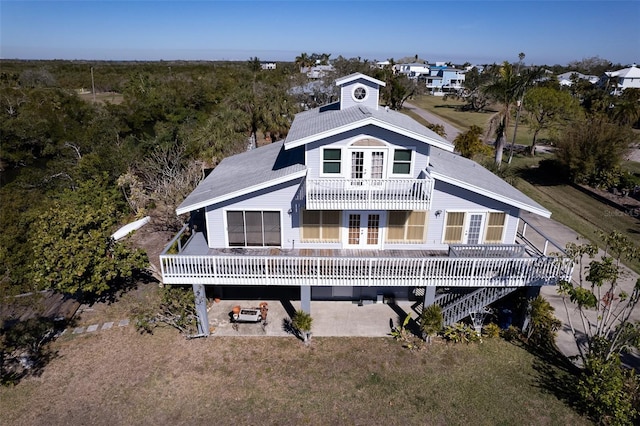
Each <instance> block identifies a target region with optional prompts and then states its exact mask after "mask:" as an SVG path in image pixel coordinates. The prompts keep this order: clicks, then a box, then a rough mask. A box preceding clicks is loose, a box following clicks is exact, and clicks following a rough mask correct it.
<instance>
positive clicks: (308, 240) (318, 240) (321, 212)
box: [300, 209, 343, 243]
mask: <svg viewBox="0 0 640 426" xmlns="http://www.w3.org/2000/svg"><path fill="white" fill-rule="evenodd" d="M307 211H310V212H318V213H319V217H320V223H319V224H318V227H319V230H320V237H319V238H305V237H304V225H305V224H304V214H305V212H307ZM325 212H336V213H337V215H338V224H337V227H338V236H337V238H335V239H326V238H324V237H323V235H322V234H323V229H324V226H325V224H324V220H323V216H324V213H325ZM342 216H343V215H342V211H341V210H306V209H304V210H302V211H301V212H300V242H301V243H340V242H341V241H342Z"/></svg>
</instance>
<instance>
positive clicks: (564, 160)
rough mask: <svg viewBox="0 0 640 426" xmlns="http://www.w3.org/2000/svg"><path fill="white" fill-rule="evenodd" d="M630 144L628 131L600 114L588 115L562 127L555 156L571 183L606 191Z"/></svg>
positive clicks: (630, 138)
mask: <svg viewBox="0 0 640 426" xmlns="http://www.w3.org/2000/svg"><path fill="white" fill-rule="evenodd" d="M633 140H634V135H633V132H632V131H631V128H628V127H622V126H619V125H618V124H616V123H614V122H611V120H609V118H608V117H607V116H606V115H605V114H602V113H595V114H588V115H587V116H586V117H584V118H578V119H574V120H572V121H570V122H568V123H567V124H566V125H565V126H563V128H562V130H561V131H560V133H559V137H558V139H557V140H556V144H557V146H558V148H557V150H556V156H557V158H558V160H559V161H560V163H561V164H562V165H563V166H564V167H565V168H566V169H567V171H568V174H569V177H570V179H571V180H572V181H573V182H577V183H588V184H590V185H594V186H605V187H607V188H608V187H610V186H611V185H612V184H614V183H615V182H612V179H611V178H612V176H614V175H615V176H617V174H618V169H619V165H620V163H621V161H622V159H623V158H624V155H625V154H626V153H627V151H628V150H629V146H630V144H631V142H632V141H633Z"/></svg>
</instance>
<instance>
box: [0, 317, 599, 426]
mask: <svg viewBox="0 0 640 426" xmlns="http://www.w3.org/2000/svg"><path fill="white" fill-rule="evenodd" d="M53 349H54V350H55V351H56V353H57V357H55V358H54V359H53V360H52V361H51V362H50V364H49V365H48V366H47V367H46V369H45V370H44V373H43V374H42V376H41V377H36V378H30V379H26V380H23V381H22V382H21V383H20V384H18V385H17V386H15V387H3V388H0V401H1V402H2V407H3V409H2V418H3V423H4V424H11V425H33V424H47V425H61V424H92V425H103V424H104V425H107V424H108V425H116V424H127V425H129V424H141V425H142V424H183V423H188V424H217V425H232V424H234V425H238V424H240V425H245V424H285V423H286V424H311V425H320V424H322V425H326V424H350V425H359V424H362V425H368V424H385V425H400V424H402V425H412V424H415V425H444V424H446V425H465V424H479V425H496V424H504V425H507V424H528V425H550V424H562V425H564V424H572V425H580V424H590V423H589V422H588V421H587V420H585V419H584V418H582V417H580V416H578V415H577V414H576V413H575V412H574V411H573V410H572V409H571V408H570V407H568V406H567V404H566V403H564V402H563V401H561V400H560V399H558V397H556V396H555V395H554V392H555V391H554V390H553V389H551V388H554V387H555V380H556V375H558V374H560V375H562V374H564V373H562V372H560V371H559V370H557V369H556V368H555V367H554V366H552V365H549V364H545V363H543V362H542V361H540V360H539V359H538V358H535V357H534V356H533V355H531V354H530V353H528V352H527V351H525V350H524V349H522V348H520V347H518V346H516V345H514V344H511V343H508V342H505V341H504V340H501V339H495V340H487V341H485V343H483V344H471V345H464V344H459V345H453V344H445V343H442V342H436V343H434V344H433V345H432V346H431V347H429V348H428V349H424V350H420V351H413V352H411V351H409V350H407V349H404V348H402V347H401V346H400V344H399V343H398V342H396V341H394V340H392V339H391V338H316V339H314V340H313V343H312V344H311V345H310V346H305V345H303V344H302V343H301V342H300V341H298V340H296V339H295V338H293V337H291V338H274V337H269V338H260V337H248V338H241V337H229V338H209V339H199V340H190V341H187V340H185V339H184V338H182V337H180V336H179V335H178V334H177V333H176V332H174V331H172V330H168V329H163V330H160V331H158V332H156V334H155V335H139V334H137V333H136V332H135V330H134V329H133V328H132V327H127V328H118V329H111V330H105V331H100V332H95V333H93V334H84V335H65V336H63V337H62V338H60V339H59V340H58V341H56V342H55V343H54V345H53Z"/></svg>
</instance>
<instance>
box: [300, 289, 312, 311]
mask: <svg viewBox="0 0 640 426" xmlns="http://www.w3.org/2000/svg"><path fill="white" fill-rule="evenodd" d="M300 309H302V310H303V311H305V312H306V313H308V314H311V286H309V285H301V286H300Z"/></svg>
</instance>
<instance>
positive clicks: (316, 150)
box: [305, 125, 429, 179]
mask: <svg viewBox="0 0 640 426" xmlns="http://www.w3.org/2000/svg"><path fill="white" fill-rule="evenodd" d="M359 136H361V137H370V138H373V139H379V140H381V141H383V142H386V143H387V145H388V147H389V149H390V151H389V155H388V156H387V160H386V161H387V165H389V166H390V165H391V163H390V161H392V160H393V151H392V150H393V149H394V148H399V149H413V150H414V158H413V175H412V176H411V177H414V178H417V177H418V176H419V174H420V171H423V170H425V169H426V167H427V164H428V162H429V145H428V144H425V143H422V142H417V141H416V140H414V139H411V138H408V137H406V136H402V135H398V134H396V133H394V132H391V131H388V130H385V129H381V128H379V127H376V126H373V125H369V126H364V127H362V128H360V129H356V130H352V131H349V132H345V133H342V134H340V135H336V136H332V137H329V138H325V139H321V140H319V141H317V142H312V143H309V144H307V145H306V153H305V164H306V165H307V167H308V168H309V173H308V176H309V178H311V179H316V178H318V177H320V172H321V170H322V150H323V148H343V153H342V168H341V171H342V174H341V176H342V177H349V165H350V163H349V161H350V160H349V157H348V155H347V152H346V149H344V148H347V147H348V145H349V144H350V143H352V142H354V141H356V140H357V139H358V137H359ZM389 170H390V167H389ZM324 177H326V176H324ZM337 177H338V176H337ZM405 177H407V176H405Z"/></svg>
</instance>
